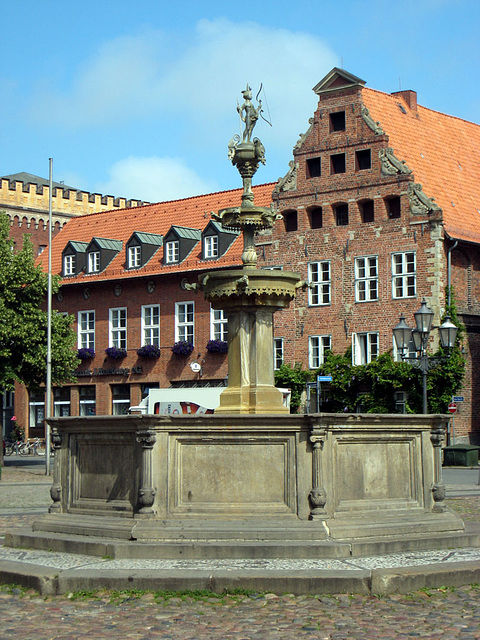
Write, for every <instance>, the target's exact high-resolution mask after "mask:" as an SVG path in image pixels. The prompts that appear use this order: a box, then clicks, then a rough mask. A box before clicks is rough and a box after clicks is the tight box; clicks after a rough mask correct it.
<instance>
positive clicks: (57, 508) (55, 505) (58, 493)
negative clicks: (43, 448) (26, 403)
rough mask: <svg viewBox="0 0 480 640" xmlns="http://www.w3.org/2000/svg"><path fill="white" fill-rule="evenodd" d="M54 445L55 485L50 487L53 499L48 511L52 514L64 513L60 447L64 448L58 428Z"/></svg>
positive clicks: (54, 433) (54, 436) (53, 441)
mask: <svg viewBox="0 0 480 640" xmlns="http://www.w3.org/2000/svg"><path fill="white" fill-rule="evenodd" d="M52 444H53V452H54V456H55V457H54V459H53V483H52V486H51V487H50V497H51V498H52V501H53V502H52V504H51V505H50V507H49V509H48V511H49V512H50V513H62V511H63V509H62V485H61V484H60V447H61V446H62V434H61V433H60V432H59V431H58V429H57V428H56V427H53V429H52Z"/></svg>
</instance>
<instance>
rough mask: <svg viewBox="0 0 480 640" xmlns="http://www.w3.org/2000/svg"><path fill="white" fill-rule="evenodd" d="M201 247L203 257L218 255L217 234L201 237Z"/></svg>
mask: <svg viewBox="0 0 480 640" xmlns="http://www.w3.org/2000/svg"><path fill="white" fill-rule="evenodd" d="M203 243H204V244H203V248H204V251H203V253H204V256H205V258H206V259H207V258H217V257H218V236H205V238H204V239H203Z"/></svg>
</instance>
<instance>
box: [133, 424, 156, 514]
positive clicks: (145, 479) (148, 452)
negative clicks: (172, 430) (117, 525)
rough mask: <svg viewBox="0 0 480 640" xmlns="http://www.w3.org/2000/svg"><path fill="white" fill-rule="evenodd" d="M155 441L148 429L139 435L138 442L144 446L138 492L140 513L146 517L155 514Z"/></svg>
mask: <svg viewBox="0 0 480 640" xmlns="http://www.w3.org/2000/svg"><path fill="white" fill-rule="evenodd" d="M155 441H156V437H155V432H154V431H153V430H150V429H146V430H145V431H139V432H138V433H137V442H138V443H139V444H141V445H142V468H141V478H142V484H141V488H140V490H139V492H138V502H139V504H140V505H141V507H140V509H139V511H138V513H141V514H145V515H153V514H154V510H153V508H152V507H153V502H154V500H155V491H154V489H153V486H152V484H153V479H152V449H153V445H154V444H155Z"/></svg>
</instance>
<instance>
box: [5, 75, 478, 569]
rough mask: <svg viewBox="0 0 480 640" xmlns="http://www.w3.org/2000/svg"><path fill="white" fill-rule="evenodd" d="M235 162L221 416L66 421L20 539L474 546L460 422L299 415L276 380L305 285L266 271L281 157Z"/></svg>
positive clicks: (235, 149)
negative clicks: (465, 511) (452, 494)
mask: <svg viewBox="0 0 480 640" xmlns="http://www.w3.org/2000/svg"><path fill="white" fill-rule="evenodd" d="M243 96H244V103H243V105H242V106H241V107H240V106H239V107H238V110H239V113H240V115H241V117H242V120H243V122H244V123H245V129H244V132H243V138H242V139H240V137H239V136H236V137H234V138H233V139H232V141H231V142H230V145H229V156H230V158H231V160H232V162H233V163H234V164H235V165H236V167H237V168H238V170H239V172H240V175H241V176H242V179H243V195H242V204H241V206H240V207H232V208H228V209H223V210H222V211H219V212H218V213H215V214H214V217H215V218H216V219H217V220H220V221H221V223H222V225H223V226H224V227H225V228H226V229H236V230H238V231H241V232H242V233H243V238H244V251H243V255H242V261H243V267H242V268H240V269H238V268H233V269H226V270H225V271H212V272H209V273H206V274H203V275H202V276H201V278H200V281H199V283H198V284H195V285H188V286H189V287H192V288H194V287H195V288H197V289H201V290H203V292H204V295H205V296H206V298H207V300H209V301H210V302H211V304H212V306H213V307H214V308H219V309H225V310H226V312H227V315H228V331H229V338H228V339H229V349H228V359H229V375H228V388H227V389H226V390H225V391H224V392H223V394H222V395H221V403H220V407H219V409H218V410H216V411H215V414H214V415H171V416H159V415H131V416H94V417H70V418H50V424H51V426H52V433H53V439H54V448H55V466H54V482H53V486H52V490H51V497H52V505H51V506H50V509H49V513H48V514H46V515H45V516H43V517H41V518H39V519H38V520H36V521H35V522H34V524H33V527H32V528H31V529H20V530H15V531H13V532H10V533H7V535H6V544H7V545H11V546H27V547H35V548H42V549H54V550H71V551H76V552H81V553H90V554H93V555H100V556H101V555H111V556H114V557H129V558H135V557H136V558H180V557H182V558H193V557H202V558H204V557H217V558H218V557H224V558H232V557H236V558H239V557H264V558H265V557H297V558H299V557H318V558H319V557H350V556H352V555H368V554H373V553H385V552H391V551H397V550H398V551H399V550H406V549H428V548H439V547H441V546H444V547H454V546H462V545H465V544H472V540H471V539H470V538H468V537H466V536H465V534H464V525H463V522H462V521H461V520H460V518H458V517H457V516H456V515H455V514H453V513H451V512H450V511H449V510H448V509H447V508H446V506H445V503H444V498H445V489H444V486H443V483H442V472H441V447H442V443H443V441H444V436H445V429H446V425H447V423H448V416H442V415H400V414H399V415H376V414H322V413H318V414H308V415H290V414H288V412H287V410H286V408H285V407H284V406H283V401H282V395H281V393H280V392H279V391H278V390H277V389H275V387H274V385H273V362H272V358H273V314H274V312H275V311H276V310H277V309H281V308H283V307H285V306H287V305H288V304H289V303H290V301H291V300H292V299H293V298H294V296H295V290H296V288H298V287H299V286H301V284H302V283H301V282H300V277H299V276H298V275H297V274H294V273H288V272H285V271H264V270H260V269H257V266H256V261H257V256H256V252H255V247H254V234H255V232H256V231H258V230H260V229H265V228H269V227H271V225H272V224H274V221H275V218H276V217H277V216H276V214H275V212H274V211H273V210H272V209H266V208H263V207H256V206H255V203H254V198H253V193H252V186H251V183H252V177H253V175H254V174H255V171H256V170H257V168H258V165H259V163H261V162H264V161H265V157H264V148H263V145H262V143H261V142H260V140H259V139H258V138H253V140H252V132H253V128H254V125H255V123H256V121H257V120H258V118H259V115H260V112H261V104H259V105H258V106H257V107H255V106H254V105H253V104H252V101H251V98H252V96H251V92H250V89H249V87H248V86H247V89H246V91H244V93H243Z"/></svg>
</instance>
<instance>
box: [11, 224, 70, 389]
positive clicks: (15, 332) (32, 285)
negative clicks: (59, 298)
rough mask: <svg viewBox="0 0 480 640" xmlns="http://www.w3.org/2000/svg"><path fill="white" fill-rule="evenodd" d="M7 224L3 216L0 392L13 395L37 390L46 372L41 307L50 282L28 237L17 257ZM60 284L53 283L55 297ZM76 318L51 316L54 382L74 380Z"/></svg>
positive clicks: (53, 281) (43, 323)
mask: <svg viewBox="0 0 480 640" xmlns="http://www.w3.org/2000/svg"><path fill="white" fill-rule="evenodd" d="M9 229H10V227H9V221H8V218H7V216H6V215H5V214H4V213H0V387H3V388H4V389H7V390H10V389H13V386H14V383H15V381H19V382H22V383H24V384H25V385H26V386H27V387H29V388H30V389H32V390H34V391H35V390H38V389H39V387H40V386H41V385H42V383H44V382H45V377H46V367H47V313H46V311H44V310H42V308H41V307H42V304H43V303H44V300H45V298H46V295H47V288H48V276H47V274H45V273H44V272H43V271H42V269H41V268H40V267H39V266H35V261H34V256H33V247H32V244H31V242H30V240H29V238H28V237H26V238H25V241H24V244H23V248H22V249H21V250H20V251H17V252H14V251H13V242H12V240H11V239H10V238H9ZM58 288H59V279H58V278H52V292H53V293H55V292H57V291H58ZM72 321H73V318H72V317H65V316H62V315H60V314H56V313H53V314H52V382H53V383H55V384H60V383H62V382H65V381H67V380H72V374H73V371H74V370H75V368H76V366H77V364H78V360H77V356H76V351H75V340H76V338H75V334H74V333H73V331H72V328H71V324H72Z"/></svg>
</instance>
